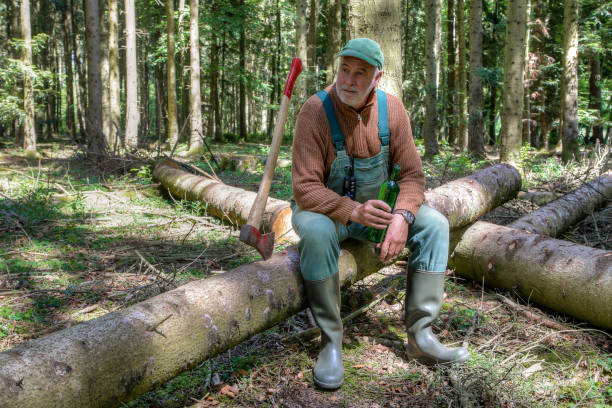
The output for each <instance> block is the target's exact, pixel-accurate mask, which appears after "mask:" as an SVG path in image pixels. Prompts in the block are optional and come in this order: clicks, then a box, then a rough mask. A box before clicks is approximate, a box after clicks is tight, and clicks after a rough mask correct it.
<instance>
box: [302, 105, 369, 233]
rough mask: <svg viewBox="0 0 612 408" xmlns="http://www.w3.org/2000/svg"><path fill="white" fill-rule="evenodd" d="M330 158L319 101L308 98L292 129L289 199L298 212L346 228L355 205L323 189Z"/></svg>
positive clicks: (330, 147)
mask: <svg viewBox="0 0 612 408" xmlns="http://www.w3.org/2000/svg"><path fill="white" fill-rule="evenodd" d="M330 156H334V154H333V147H332V144H331V131H330V130H329V125H328V123H327V119H326V117H325V111H324V110H323V108H322V104H321V101H320V100H319V98H318V97H317V96H316V95H315V96H311V97H310V98H309V99H308V100H307V101H306V103H304V105H303V106H302V109H301V110H300V113H299V115H298V118H297V122H296V125H295V134H294V137H293V160H292V169H291V173H292V184H293V197H294V199H295V202H296V203H297V205H298V206H299V207H300V208H302V209H304V210H308V211H313V212H318V213H321V214H324V215H327V216H328V217H330V218H331V219H332V220H334V221H338V222H341V223H343V224H347V223H348V221H349V218H350V215H351V213H352V212H353V209H354V208H355V207H357V205H358V204H359V203H357V202H355V201H353V200H351V199H350V198H348V197H342V196H340V195H338V194H337V193H336V192H334V191H333V190H330V189H329V188H327V187H326V186H325V181H326V178H327V177H328V174H325V173H326V161H327V160H329V159H330ZM332 160H333V159H332Z"/></svg>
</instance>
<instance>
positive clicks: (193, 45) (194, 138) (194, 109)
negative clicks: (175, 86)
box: [189, 0, 204, 152]
mask: <svg viewBox="0 0 612 408" xmlns="http://www.w3.org/2000/svg"><path fill="white" fill-rule="evenodd" d="M198 9H199V2H198V0H189V10H190V11H189V50H190V53H189V58H190V63H191V78H190V90H189V103H190V105H191V117H190V130H191V136H190V138H189V150H190V151H192V152H198V151H200V150H202V146H203V145H204V143H203V141H202V137H203V136H204V133H203V131H202V96H201V94H200V28H199V26H198V22H199V19H198V16H199V11H198Z"/></svg>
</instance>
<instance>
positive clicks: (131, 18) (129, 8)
mask: <svg viewBox="0 0 612 408" xmlns="http://www.w3.org/2000/svg"><path fill="white" fill-rule="evenodd" d="M125 34H126V36H125V37H126V38H125V58H126V67H125V70H126V78H125V79H126V94H127V96H126V102H125V105H126V111H127V112H126V117H125V146H126V147H138V124H139V123H140V113H139V112H138V60H137V58H136V52H137V51H136V7H135V2H134V0H125ZM142 97H143V98H145V97H148V96H147V95H142Z"/></svg>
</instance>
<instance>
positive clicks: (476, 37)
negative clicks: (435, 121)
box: [468, 0, 485, 158]
mask: <svg viewBox="0 0 612 408" xmlns="http://www.w3.org/2000/svg"><path fill="white" fill-rule="evenodd" d="M481 70H482V0H471V1H470V105H469V115H470V119H469V143H468V145H469V150H470V153H471V154H472V155H474V156H475V157H478V158H484V157H485V150H484V117H483V109H482V79H481V77H480V75H481V74H480V71H481Z"/></svg>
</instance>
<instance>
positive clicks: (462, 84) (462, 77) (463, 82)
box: [456, 0, 469, 152]
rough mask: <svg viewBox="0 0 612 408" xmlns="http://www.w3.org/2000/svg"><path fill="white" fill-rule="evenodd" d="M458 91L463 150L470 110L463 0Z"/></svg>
mask: <svg viewBox="0 0 612 408" xmlns="http://www.w3.org/2000/svg"><path fill="white" fill-rule="evenodd" d="M456 15H457V54H459V57H458V60H459V61H458V64H457V81H458V82H457V83H458V86H457V87H456V88H457V93H458V94H459V98H458V100H459V106H458V111H459V115H458V121H459V143H458V147H459V150H460V151H461V152H464V151H466V150H467V148H468V141H469V135H468V112H467V73H466V66H467V64H466V60H465V58H466V57H465V56H466V48H467V44H466V40H465V4H464V1H463V0H457V12H456Z"/></svg>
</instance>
